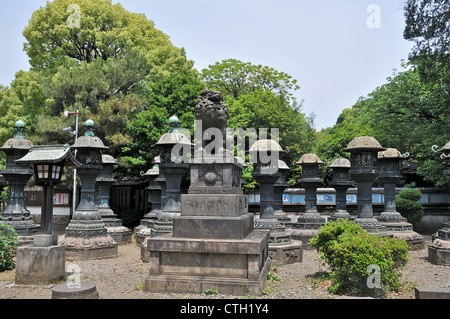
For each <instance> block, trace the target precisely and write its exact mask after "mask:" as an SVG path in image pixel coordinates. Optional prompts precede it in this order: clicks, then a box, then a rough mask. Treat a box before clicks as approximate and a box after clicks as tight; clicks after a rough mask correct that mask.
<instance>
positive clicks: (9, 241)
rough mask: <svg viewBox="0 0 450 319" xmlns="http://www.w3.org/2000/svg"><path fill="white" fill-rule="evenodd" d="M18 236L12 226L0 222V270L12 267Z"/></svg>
mask: <svg viewBox="0 0 450 319" xmlns="http://www.w3.org/2000/svg"><path fill="white" fill-rule="evenodd" d="M18 238H19V235H18V234H17V232H16V230H15V229H14V227H13V226H11V225H7V224H5V223H3V222H0V271H5V270H11V269H14V266H15V262H14V257H15V256H16V252H17V247H18V246H19V239H18Z"/></svg>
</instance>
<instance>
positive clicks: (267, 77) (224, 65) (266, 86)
mask: <svg viewBox="0 0 450 319" xmlns="http://www.w3.org/2000/svg"><path fill="white" fill-rule="evenodd" d="M202 76H203V79H204V81H205V82H206V84H207V86H208V87H209V88H211V89H215V90H218V91H220V92H221V93H222V94H224V95H227V94H230V95H231V96H233V98H235V99H236V98H238V97H239V96H240V95H242V94H246V93H250V92H253V91H255V90H258V89H262V90H268V91H271V92H273V93H275V94H277V95H281V96H289V97H292V95H293V91H296V90H298V89H299V88H300V87H299V86H298V85H297V80H295V79H293V78H292V76H290V75H289V74H287V73H284V72H280V71H277V70H275V69H274V68H272V67H268V66H263V65H254V64H252V63H250V62H242V61H239V60H236V59H227V60H222V61H221V62H216V63H215V64H214V65H210V66H209V67H208V68H206V69H203V70H202Z"/></svg>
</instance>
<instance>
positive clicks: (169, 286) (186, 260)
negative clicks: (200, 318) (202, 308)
mask: <svg viewBox="0 0 450 319" xmlns="http://www.w3.org/2000/svg"><path fill="white" fill-rule="evenodd" d="M268 242H269V232H268V231H267V230H254V231H253V232H252V233H251V234H250V235H249V236H247V237H246V238H244V239H200V238H176V237H173V236H172V234H166V235H163V236H159V237H153V238H149V239H148V240H147V248H148V251H149V256H150V258H149V261H150V274H149V276H148V277H147V278H146V280H145V290H146V291H148V292H168V291H170V292H172V293H204V292H205V291H206V290H207V289H212V290H217V291H219V292H220V293H225V294H229V295H243V294H245V293H248V294H250V295H261V294H262V288H263V284H264V282H265V280H266V277H267V273H268V271H269V268H270V258H269V257H268Z"/></svg>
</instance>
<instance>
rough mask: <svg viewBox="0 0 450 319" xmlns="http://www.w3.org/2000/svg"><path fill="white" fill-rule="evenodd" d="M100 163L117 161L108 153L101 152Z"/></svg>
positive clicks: (114, 162) (115, 162)
mask: <svg viewBox="0 0 450 319" xmlns="http://www.w3.org/2000/svg"><path fill="white" fill-rule="evenodd" d="M102 164H103V165H104V164H113V165H115V164H117V161H116V159H115V158H114V157H112V156H111V155H108V154H102Z"/></svg>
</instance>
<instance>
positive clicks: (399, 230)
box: [378, 148, 424, 250]
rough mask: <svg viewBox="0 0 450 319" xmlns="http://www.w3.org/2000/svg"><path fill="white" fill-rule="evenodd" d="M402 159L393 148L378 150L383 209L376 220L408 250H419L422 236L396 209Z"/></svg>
mask: <svg viewBox="0 0 450 319" xmlns="http://www.w3.org/2000/svg"><path fill="white" fill-rule="evenodd" d="M402 161H403V156H402V154H401V153H400V152H399V151H398V150H397V149H395V148H387V149H386V150H384V151H381V152H378V165H379V170H380V173H379V175H378V180H379V181H380V182H381V183H382V184H383V187H384V211H383V212H382V213H381V215H380V216H379V217H378V221H379V223H380V224H381V225H383V226H385V227H386V230H387V231H388V232H389V233H391V234H392V235H393V237H394V238H399V239H403V240H405V241H406V243H407V244H408V247H409V249H410V250H419V249H423V248H424V238H423V236H421V235H419V234H418V233H416V232H415V231H413V226H412V224H411V223H408V222H407V221H406V218H404V217H403V216H402V215H401V214H400V213H399V212H397V210H396V204H395V184H396V183H397V182H398V181H399V180H400V179H402Z"/></svg>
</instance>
